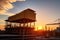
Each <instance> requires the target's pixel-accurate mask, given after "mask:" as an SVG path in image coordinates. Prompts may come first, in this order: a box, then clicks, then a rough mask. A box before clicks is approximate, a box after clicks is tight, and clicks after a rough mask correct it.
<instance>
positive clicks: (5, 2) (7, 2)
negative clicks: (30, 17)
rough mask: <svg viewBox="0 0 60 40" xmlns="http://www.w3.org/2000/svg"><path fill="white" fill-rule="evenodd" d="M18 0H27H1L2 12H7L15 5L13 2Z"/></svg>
mask: <svg viewBox="0 0 60 40" xmlns="http://www.w3.org/2000/svg"><path fill="white" fill-rule="evenodd" d="M16 1H25V0H0V14H1V13H5V12H6V11H7V10H9V9H12V8H13V7H14V6H13V4H12V3H14V2H16Z"/></svg>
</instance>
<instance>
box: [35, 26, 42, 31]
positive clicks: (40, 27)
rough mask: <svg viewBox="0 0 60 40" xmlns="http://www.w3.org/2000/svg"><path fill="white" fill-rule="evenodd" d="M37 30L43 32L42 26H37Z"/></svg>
mask: <svg viewBox="0 0 60 40" xmlns="http://www.w3.org/2000/svg"><path fill="white" fill-rule="evenodd" d="M35 30H36V31H38V30H43V27H42V26H37V27H35Z"/></svg>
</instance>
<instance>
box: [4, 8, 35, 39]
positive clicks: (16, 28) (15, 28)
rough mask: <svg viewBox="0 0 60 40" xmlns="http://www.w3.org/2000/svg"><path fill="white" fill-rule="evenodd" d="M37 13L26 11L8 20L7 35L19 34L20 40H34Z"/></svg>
mask: <svg viewBox="0 0 60 40" xmlns="http://www.w3.org/2000/svg"><path fill="white" fill-rule="evenodd" d="M35 21H36V13H35V11H34V10H31V9H26V10H24V11H22V12H20V13H18V14H16V15H13V16H10V17H8V19H7V20H6V27H5V30H6V34H17V35H19V37H20V40H34V39H35V38H34V37H35V35H34V27H35Z"/></svg>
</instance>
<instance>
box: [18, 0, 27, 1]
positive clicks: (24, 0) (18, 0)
mask: <svg viewBox="0 0 60 40" xmlns="http://www.w3.org/2000/svg"><path fill="white" fill-rule="evenodd" d="M17 1H26V0H17Z"/></svg>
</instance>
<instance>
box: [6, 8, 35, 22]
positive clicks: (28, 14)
mask: <svg viewBox="0 0 60 40" xmlns="http://www.w3.org/2000/svg"><path fill="white" fill-rule="evenodd" d="M6 21H9V22H18V23H24V22H25V23H28V22H35V21H36V13H35V11H34V10H32V9H26V10H23V11H22V12H20V13H18V14H16V15H13V16H10V17H9V18H8V20H6Z"/></svg>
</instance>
